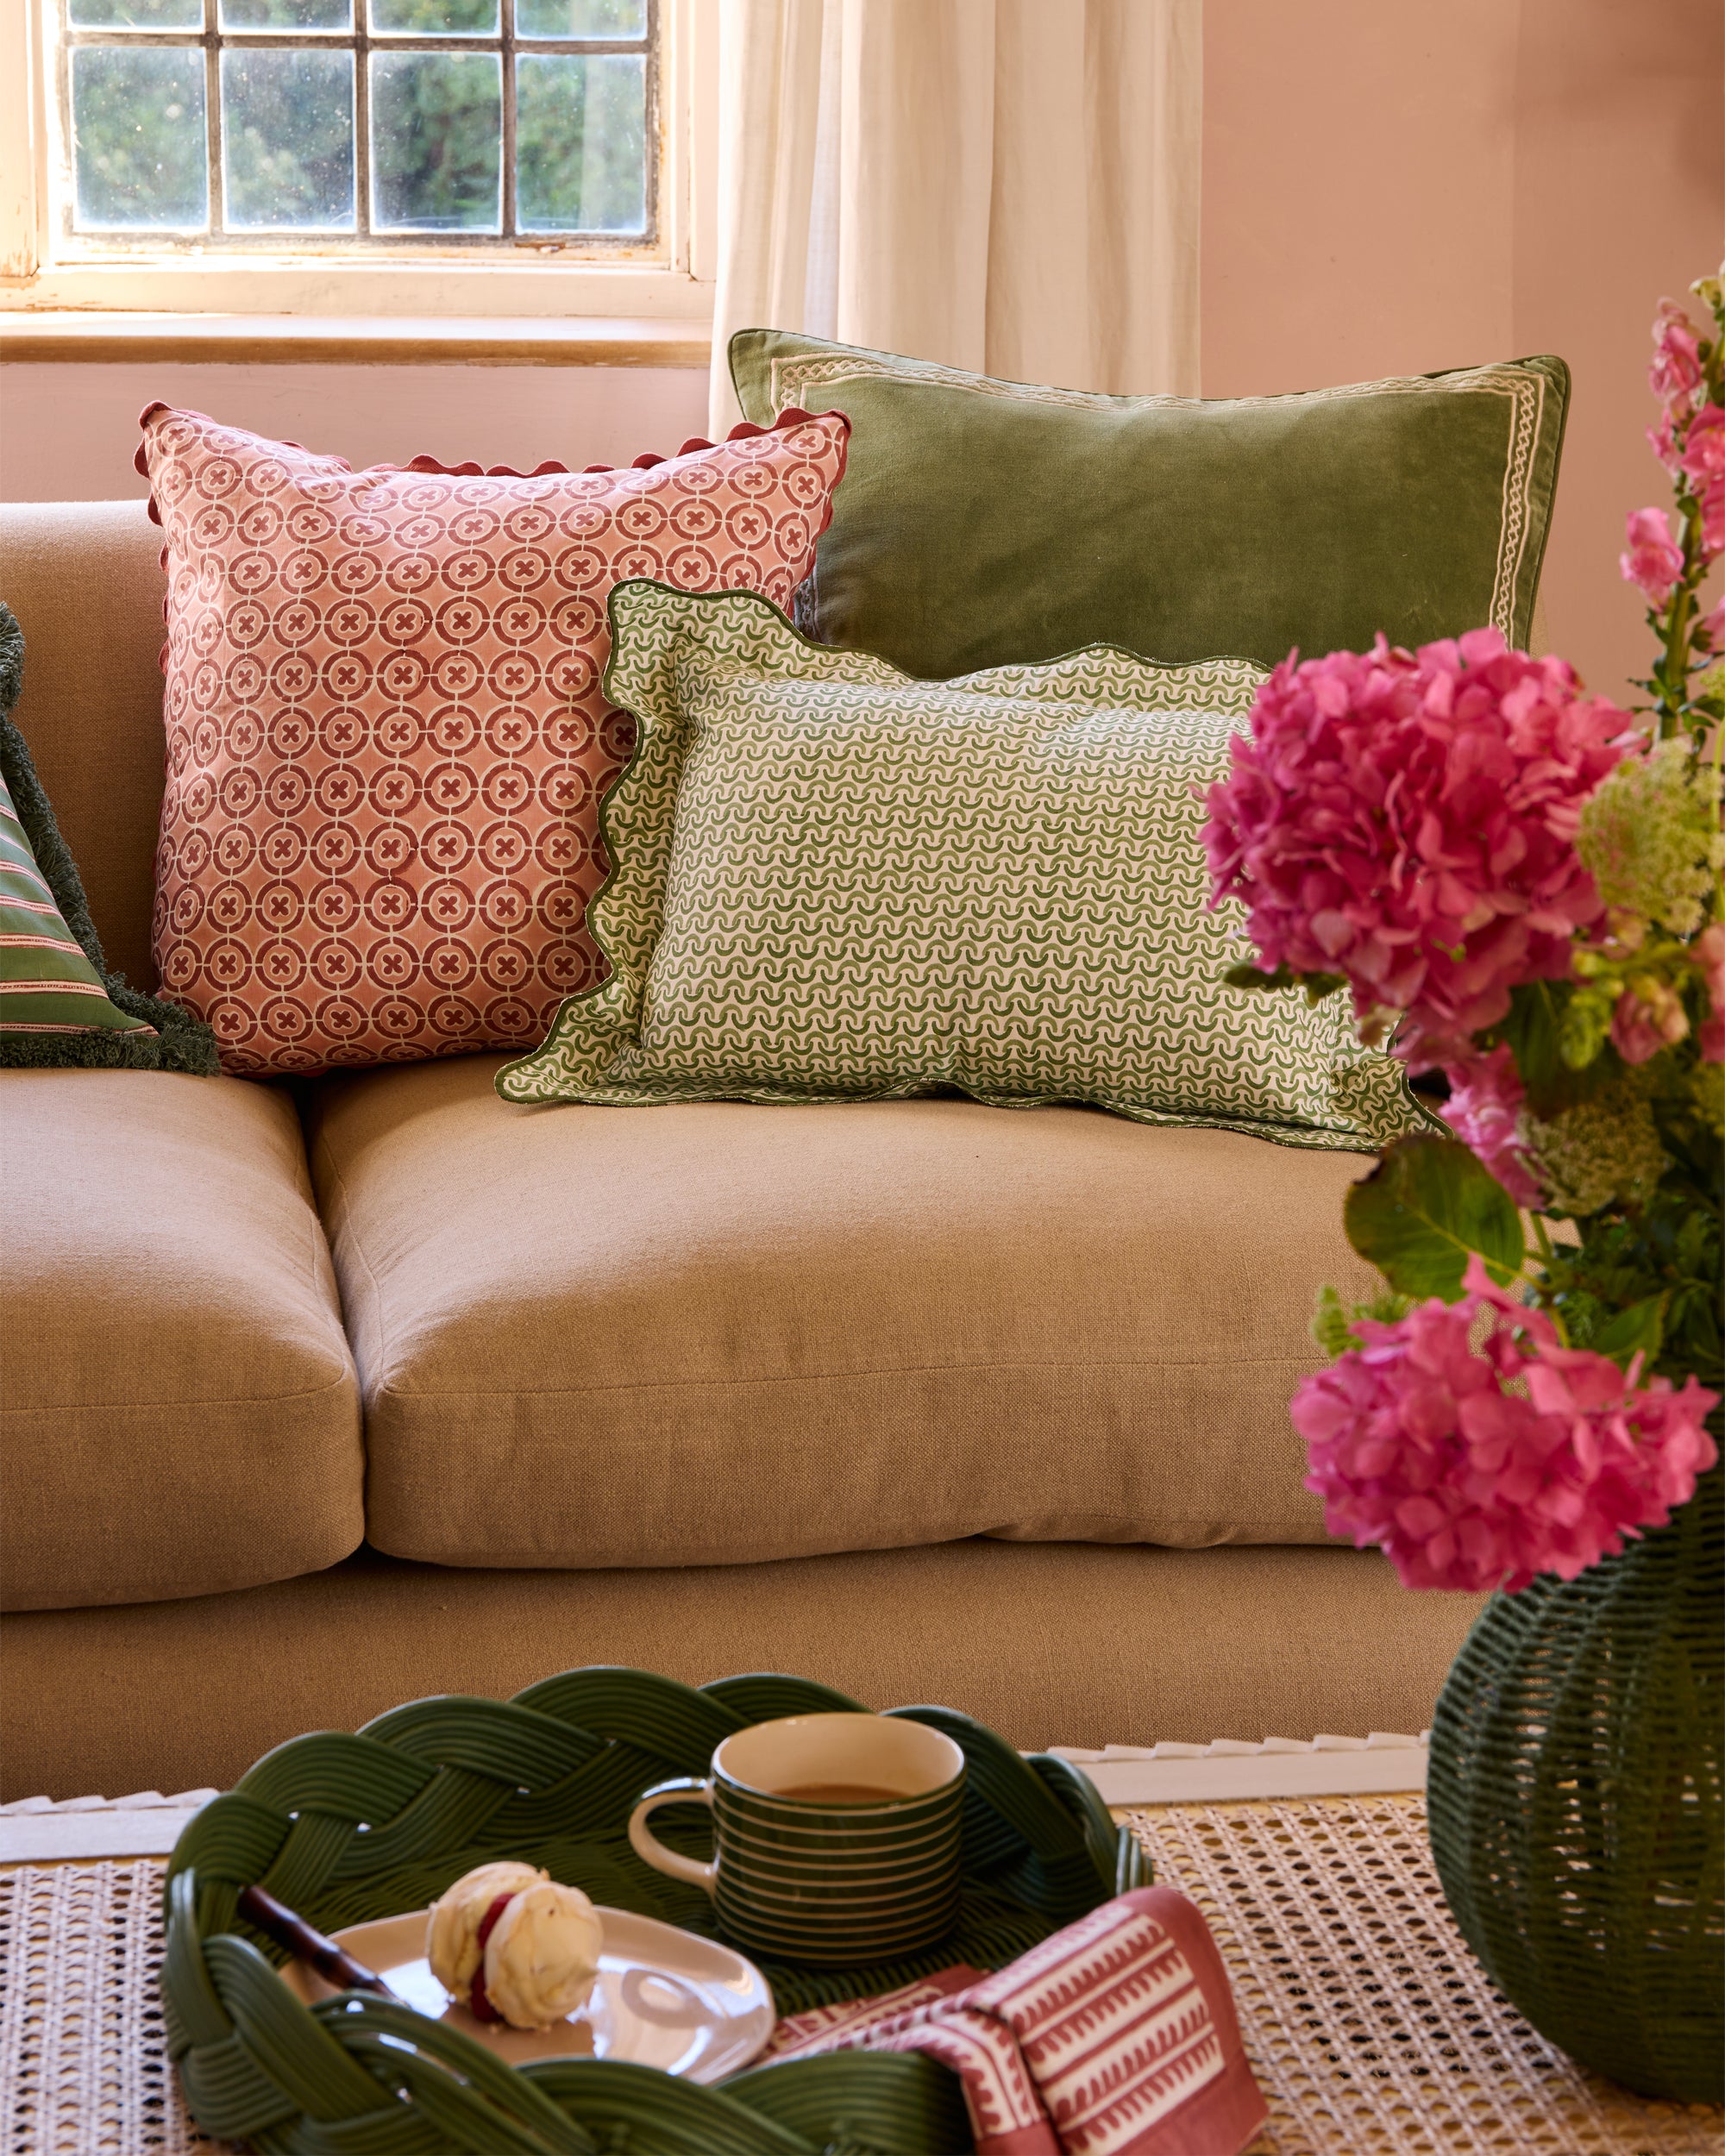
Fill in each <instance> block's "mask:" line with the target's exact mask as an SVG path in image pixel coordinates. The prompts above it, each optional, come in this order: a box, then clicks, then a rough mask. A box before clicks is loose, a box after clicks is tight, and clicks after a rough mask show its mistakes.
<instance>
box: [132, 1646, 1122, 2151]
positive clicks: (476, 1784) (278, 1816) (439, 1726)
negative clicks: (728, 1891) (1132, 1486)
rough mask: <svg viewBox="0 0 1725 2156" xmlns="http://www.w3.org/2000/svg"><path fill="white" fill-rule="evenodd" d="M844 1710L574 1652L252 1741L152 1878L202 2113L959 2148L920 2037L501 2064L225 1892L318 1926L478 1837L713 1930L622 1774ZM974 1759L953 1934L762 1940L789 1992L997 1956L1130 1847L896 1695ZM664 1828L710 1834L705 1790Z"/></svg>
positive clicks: (829, 1699)
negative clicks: (693, 2079) (908, 2047)
mask: <svg viewBox="0 0 1725 2156" xmlns="http://www.w3.org/2000/svg"><path fill="white" fill-rule="evenodd" d="M835 1709H837V1710H845V1709H851V1710H856V1711H862V1710H860V1709H859V1708H857V1702H856V1701H855V1700H850V1699H846V1698H845V1697H844V1695H842V1694H840V1693H837V1692H834V1691H831V1690H829V1689H827V1687H825V1685H821V1684H815V1683H809V1682H807V1681H806V1680H804V1679H802V1678H798V1677H771V1676H753V1677H726V1678H724V1679H722V1680H721V1681H719V1682H718V1683H713V1684H709V1685H706V1686H703V1687H702V1688H701V1689H699V1690H694V1689H691V1688H690V1687H689V1686H687V1685H685V1684H678V1683H674V1682H673V1681H672V1680H671V1679H670V1678H668V1677H655V1676H652V1675H650V1674H649V1672H647V1671H645V1670H625V1669H607V1668H596V1669H586V1670H568V1671H567V1672H566V1673H565V1674H564V1675H562V1676H561V1677H549V1678H547V1679H546V1680H545V1682H544V1683H541V1684H535V1685H532V1686H530V1688H529V1689H527V1690H526V1691H524V1692H522V1693H519V1694H517V1696H516V1697H515V1698H514V1699H512V1700H489V1699H473V1698H463V1697H459V1696H456V1697H448V1698H440V1699H426V1700H417V1701H415V1702H412V1703H411V1705H408V1706H405V1707H399V1708H395V1709H394V1710H393V1711H392V1713H390V1714H384V1715H380V1717H379V1719H378V1720H375V1721H373V1722H370V1723H368V1724H367V1726H366V1727H365V1728H364V1729H362V1730H361V1731H360V1732H359V1733H358V1734H357V1735H354V1736H348V1735H346V1734H343V1733H336V1732H328V1733H323V1734H320V1735H315V1736H309V1737H298V1738H296V1739H294V1740H293V1741H292V1743H290V1744H285V1745H281V1746H280V1747H279V1749H278V1750H276V1751H274V1752H270V1753H268V1754H267V1756H266V1757H265V1758H262V1759H260V1761H259V1762H258V1764H256V1765H255V1766H254V1767H253V1768H252V1769H251V1770H250V1771H249V1772H248V1773H247V1774H246V1775H245V1776H244V1777H242V1779H241V1781H240V1783H239V1784H238V1785H237V1787H236V1788H235V1789H231V1790H229V1792H228V1794H227V1795H225V1796H218V1797H216V1799H215V1800H214V1801H213V1802H211V1803H210V1804H209V1805H208V1806H207V1807H206V1808H204V1811H202V1812H201V1813H200V1814H198V1817H197V1818H196V1819H195V1820H194V1821H192V1823H191V1826H189V1827H187V1828H186V1830H185V1833H184V1834H183V1835H182V1836H181V1837H180V1839H179V1846H177V1847H176V1849H175V1851H174V1853H173V1863H172V1865H170V1867H169V1871H168V1881H167V1889H166V1899H167V1951H166V1959H165V1960H164V1963H163V1966H162V1979H161V1981H162V1996H163V2002H164V2005H165V2007H166V2016H167V2024H168V2037H169V2044H170V2048H171V2050H172V2053H173V2058H174V2060H175V2063H176V2065H178V2067H179V2075H180V2080H181V2084H182V2086H183V2087H184V2089H185V2096H186V2101H187V2103H188V2104H189V2105H190V2107H191V2112H192V2115H193V2116H194V2117H195V2118H196V2119H197V2121H198V2124H199V2126H200V2127H201V2128H203V2129H204V2132H205V2133H207V2134H213V2135H216V2136H219V2137H221V2138H224V2139H227V2140H250V2141H251V2142H252V2143H253V2145H254V2147H257V2148H259V2149H261V2150H267V2151H271V2152H275V2151H283V2152H286V2151H292V2152H295V2156H474V2153H475V2152H478V2156H491V2152H493V2151H496V2152H498V2153H499V2156H514V2152H521V2153H522V2156H839V2152H850V2156H944V2152H947V2151H954V2152H957V2151H963V2150H967V2149H969V2148H970V2147H972V2140H971V2135H970V2130H969V2125H968V2123H967V2122H966V2115H965V2109H964V2104H963V2098H962V2096H961V2094H960V2090H959V2085H958V2083H957V2079H956V2078H955V2077H954V2076H953V2075H952V2074H951V2073H950V2071H948V2070H947V2069H946V2068H945V2067H944V2066H941V2065H937V2064H935V2062H933V2061H932V2060H931V2059H925V2058H923V2057H921V2056H919V2055H913V2054H906V2055H903V2056H900V2055H895V2054H889V2053H860V2052H857V2053H837V2054H833V2055H831V2056H827V2057H823V2058H817V2059H801V2060H787V2061H786V2062H785V2063H784V2064H783V2065H768V2066H762V2067H756V2068H755V2069H752V2070H751V2071H748V2072H745V2073H742V2074H738V2075H736V2076H733V2077H732V2078H731V2080H730V2081H729V2082H727V2083H725V2084H724V2085H723V2086H722V2087H715V2088H704V2087H698V2086H695V2085H693V2084H690V2083H687V2082H682V2081H677V2080H674V2079H673V2078H671V2077H670V2076H669V2075H668V2074H663V2073H660V2072H657V2071H654V2070H652V2069H650V2068H648V2067H643V2066H634V2065H626V2064H623V2063H620V2062H619V2063H615V2064H610V2063H606V2062H604V2061H596V2060H593V2059H550V2060H541V2061H537V2062H536V2063H534V2064H532V2065H526V2066H523V2067H519V2068H517V2067H511V2066H509V2065H505V2064H503V2063H502V2062H501V2061H500V2060H499V2059H497V2058H496V2057H495V2055H494V2054H493V2053H491V2052H489V2051H487V2050H486V2048H485V2047H484V2046H482V2045H480V2044H478V2043H476V2042H475V2041H474V2040H473V2039H471V2038H470V2037H467V2036H465V2035H463V2034H461V2031H459V2030H457V2029H454V2028H449V2026H448V2025H446V2024H444V2023H442V2022H436V2021H430V2019H428V2018H427V2017H425V2016H423V2015H418V2014H416V2013H414V2012H412V2011H411V2009H407V2008H405V2007H401V2006H397V2005H392V2004H391V2003H390V2002H387V2001H386V2000H381V1999H379V1998H377V1997H375V1996H371V1995H368V1994H365V1993H361V1992H343V1993H341V1994H339V1995H338V1996H336V1997H334V1998H330V1999H326V2000H323V2001H321V2002H319V2003H318V2004H317V2005H316V2006H311V2007H307V2006H304V2005H303V2004H302V2003H301V2002H299V2000H298V1998H297V1997H295V1996H294V1995H293V1994H292V1992H290V1991H289V1990H288V1988H287V1986H286V1985H285V1984H283V1983H282V1981H281V1979H280V1977H279V1976H278V1975H277V1974H276V1965H277V1964H278V1963H279V1962H280V1961H281V1960H282V1959H284V1956H283V1954H282V1952H281V1950H280V1949H279V1948H278V1947H277V1946H274V1945H273V1943H272V1942H270V1941H269V1940H266V1939H264V1938H263V1937H262V1936H261V1935H260V1934H257V1933H255V1932H254V1931H252V1929H251V1928H250V1927H249V1926H248V1925H247V1924H245V1923H244V1922H243V1921H242V1920H241V1919H240V1918H239V1917H238V1915H236V1909H235V1904H236V1902H237V1899H238V1896H239V1893H240V1890H241V1889H242V1887H244V1886H247V1885H249V1884H254V1883H255V1884H258V1885H261V1886H262V1887H264V1888H265V1889H267V1890H268V1892H270V1893H271V1894H273V1895H275V1896H277V1897H278V1898H279V1900H281V1901H283V1902H286V1903H287V1904H288V1905H289V1907H290V1908H294V1909H297V1910H298V1912H299V1913H300V1915H303V1916H305V1917H307V1918H309V1919H310V1920H311V1922H312V1923H314V1924H316V1925H317V1926H318V1927H320V1928H321V1929H323V1930H324V1931H333V1930H336V1929H337V1928H339V1927H342V1926H343V1925H348V1924H354V1923H359V1922H362V1921H365V1920H366V1919H367V1918H371V1917H377V1916H386V1915H392V1914H394V1913H396V1912H398V1911H400V1910H404V1909H411V1908H421V1907H423V1906H424V1905H426V1904H427V1903H429V1902H431V1901H432V1900H433V1899H435V1897H436V1896H437V1895H438V1894H440V1893H441V1892H442V1890H443V1889H444V1888H445V1887H446V1886H447V1885H449V1883H450V1881H451V1880H453V1879H455V1878H458V1877H460V1876H461V1873H462V1872H464V1871H467V1870H468V1869H469V1868H470V1867H471V1866H473V1865H477V1864H480V1863H484V1862H486V1861H487V1860H488V1859H490V1858H497V1857H517V1858H524V1859H525V1860H527V1861H529V1862H530V1863H533V1864H540V1865H545V1866H546V1867H547V1868H548V1869H549V1871H550V1872H551V1874H552V1876H553V1877H555V1878H558V1879H561V1880H563V1881H565V1882H566V1883H568V1884H569V1885H572V1886H579V1887H580V1888H583V1889H584V1890H586V1892H587V1893H589V1894H590V1895H591V1896H593V1899H594V1900H595V1901H596V1902H602V1903H605V1904H608V1905H609V1906H611V1907H613V1908H629V1909H633V1910H636V1911H638V1912H639V1913H640V1914H642V1915H648V1916H656V1917H659V1918H662V1920H663V1921H666V1922H668V1923H673V1924H681V1925H683V1926H685V1927H687V1928H688V1929H689V1930H691V1931H698V1932H704V1933H706V1934H709V1935H712V1934H713V1921H712V1905H711V1904H710V1902H708V1900H707V1898H706V1896H705V1895H704V1894H703V1893H701V1892H700V1891H699V1890H698V1889H695V1888H693V1887H686V1886H682V1885H681V1884H679V1883H677V1882H675V1881H674V1880H671V1879H668V1878H667V1877H664V1875H663V1874H662V1873H660V1872H656V1871H651V1870H649V1868H648V1866H646V1865H643V1863H642V1862H641V1861H640V1859H639V1858H637V1856H636V1855H635V1853H634V1852H633V1851H632V1850H631V1849H630V1846H629V1844H628V1839H627V1835H626V1833H625V1827H626V1823H627V1821H628V1818H629V1814H630V1808H631V1807H632V1806H633V1804H634V1802H635V1800H636V1798H637V1796H640V1794H641V1793H642V1792H643V1790H644V1789H648V1788H649V1787H650V1786H651V1784H652V1783H655V1782H661V1781H664V1780H665V1779H667V1778H668V1777H670V1776H673V1775H684V1774H700V1773H704V1772H705V1771H706V1767H707V1763H708V1761H709V1760H710V1758H711V1757H712V1751H713V1747H714V1746H715V1745H717V1744H718V1742H719V1741H720V1739H723V1738H724V1737H726V1736H729V1735H730V1734H731V1732H732V1731H733V1730H737V1729H741V1728H744V1727H747V1726H748V1725H749V1724H750V1723H751V1722H756V1721H767V1720H772V1719H774V1718H775V1717H776V1716H779V1715H781V1714H811V1713H822V1712H831V1711H832V1710H835ZM894 1711H895V1712H896V1713H899V1714H906V1715H910V1716H913V1718H914V1719H916V1720H919V1721H925V1722H928V1723H930V1724H931V1725H932V1726H933V1727H936V1728H938V1729H942V1730H944V1731H945V1733H947V1734H948V1735H949V1736H950V1737H951V1738H952V1739H954V1740H955V1742H957V1744H959V1745H962V1746H963V1751H964V1754H965V1758H966V1761H967V1765H968V1773H967V1785H968V1786H967V1795H966V1799H965V1817H964V1855H963V1866H964V1881H963V1901H962V1907H961V1915H960V1919H959V1922H958V1926H957V1929H956V1931H955V1932H954V1933H953V1934H952V1936H951V1937H950V1939H948V1940H945V1941H944V1942H943V1943H942V1944H941V1945H940V1946H938V1948H936V1949H934V1950H933V1951H932V1952H928V1953H925V1954H924V1955H922V1956H920V1957H919V1958H918V1959H915V1960H913V1961H906V1962H898V1963H891V1964H887V1965H881V1966H878V1967H875V1968H870V1969H869V1970H866V1971H856V1972H855V1973H854V1974H849V1973H847V1972H845V1971H810V1970H806V1969H797V1968H792V1967H790V1966H787V1965H779V1964H775V1963H772V1962H762V1963H761V1967H762V1969H763V1971H765V1973H766V1975H767V1977H768V1980H769V1982H770V1983H771V1984H772V1986H773V1991H774V1996H775V2000H776V2001H777V2003H778V2007H779V2010H780V2012H781V2014H785V2013H794V2012H796V2011H797V2010H798V2009H801V2008H804V2007H807V2006H812V2005H815V2004H818V2003H820V2002H827V2001H832V2000H837V1999H844V1998H852V1997H856V1996H859V1995H861V1994H865V1993H869V1992H875V1991H884V1990H891V1989H893V1988H894V1986H896V1985H898V1984H904V1983H907V1982H908V1981H909V1980H910V1979H911V1978H912V1977H914V1976H917V1975H920V1974H925V1973H926V1972H927V1971H931V1970H933V1969H937V1968H941V1967H944V1966H946V1965H950V1963H952V1962H955V1961H964V1962H969V1963H970V1964H972V1965H974V1966H976V1967H979V1968H985V1969H986V1968H997V1967H999V1966H1000V1965H1002V1964H1003V1963H1005V1962H1007V1961H1010V1960H1012V1959H1014V1958H1015V1957H1016V1956H1017V1955H1019V1954H1020V1953H1022V1952H1024V1951H1025V1950H1026V1948H1027V1947H1029V1946H1033V1945H1034V1944H1035V1943H1036V1941H1037V1940H1039V1939H1042V1938H1044V1937H1046V1935H1047V1934H1049V1933H1050V1932H1051V1931H1053V1930H1056V1929H1057V1928H1058V1927H1060V1926H1061V1925H1063V1924H1068V1923H1070V1922H1071V1921H1073V1920H1074V1919H1075V1918H1076V1917H1078V1916H1081V1915H1083V1914H1084V1912H1085V1911H1086V1910H1087V1909H1090V1908H1095V1906H1096V1904H1097V1903H1098V1902H1101V1901H1104V1900H1106V1899H1107V1897H1108V1896H1110V1895H1113V1894H1114V1893H1117V1892H1123V1891H1125V1890H1127V1889H1128V1888H1131V1887H1133V1886H1139V1885H1143V1884H1145V1883H1146V1880H1147V1877H1148V1870H1147V1866H1146V1865H1145V1860H1144V1858H1143V1856H1142V1853H1141V1852H1140V1850H1139V1848H1138V1845H1137V1843H1136V1842H1135V1841H1134V1840H1133V1839H1132V1836H1131V1835H1130V1834H1127V1833H1124V1832H1123V1831H1117V1830H1116V1828H1115V1827H1114V1825H1113V1821H1111V1820H1110V1818H1109V1817H1108V1814H1107V1809H1106V1808H1105V1807H1104V1806H1103V1805H1102V1803H1101V1800H1100V1798H1098V1796H1096V1794H1095V1789H1093V1788H1092V1786H1091V1784H1090V1783H1088V1781H1087V1780H1086V1779H1085V1777H1083V1776H1082V1775H1081V1774H1079V1773H1078V1772H1077V1771H1076V1769H1074V1768H1072V1767H1069V1766H1068V1765H1067V1764H1066V1763H1065V1762H1064V1761H1063V1760H1059V1759H1055V1758H1049V1757H1046V1756H1038V1757H1037V1758H1032V1759H1029V1760H1026V1759H1025V1758H1021V1757H1020V1756H1019V1754H1018V1753H1017V1752H1014V1751H1013V1749H1012V1747H1011V1746H1010V1745H1007V1744H1006V1743H1004V1742H1003V1741H1002V1739H1000V1738H999V1737H997V1736H995V1735H994V1733H993V1732H992V1731H990V1730H988V1729H985V1728H983V1727H982V1725H981V1724H980V1723H978V1722H974V1721H972V1720H969V1717H968V1716H966V1715H963V1714H955V1713H953V1712H951V1711H950V1709H948V1708H938V1707H912V1708H897V1709H895V1710H894ZM655 1831H658V1832H660V1833H662V1836H663V1839H666V1840H667V1841H670V1842H676V1841H677V1840H678V1839H679V1838H680V1836H681V1840H682V1846H686V1847H687V1848H689V1849H690V1850H692V1851H696V1850H702V1849H704V1842H703V1837H704V1836H705V1834H706V1831H707V1814H706V1813H705V1811H704V1810H701V1811H697V1810H695V1809H693V1808H678V1809H677V1810H668V1811H667V1812H664V1813H662V1814H661V1815H660V1819H659V1821H655Z"/></svg>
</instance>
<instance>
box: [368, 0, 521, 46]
mask: <svg viewBox="0 0 1725 2156" xmlns="http://www.w3.org/2000/svg"><path fill="white" fill-rule="evenodd" d="M371 6H372V31H373V35H375V36H378V37H405V36H412V37H495V36H496V35H497V34H498V30H499V22H498V13H497V7H498V0H371Z"/></svg>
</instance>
